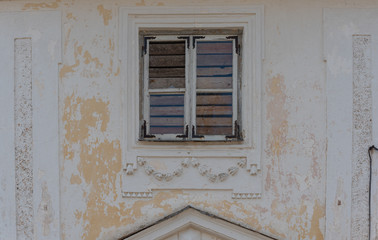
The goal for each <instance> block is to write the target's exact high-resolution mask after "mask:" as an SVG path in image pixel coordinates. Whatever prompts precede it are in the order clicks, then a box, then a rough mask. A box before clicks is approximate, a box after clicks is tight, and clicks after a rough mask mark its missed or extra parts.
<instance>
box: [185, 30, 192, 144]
mask: <svg viewBox="0 0 378 240" xmlns="http://www.w3.org/2000/svg"><path fill="white" fill-rule="evenodd" d="M185 41H186V44H185V45H186V46H187V47H186V48H185V49H186V50H185V104H184V113H185V124H184V126H188V129H189V130H188V139H191V133H190V128H191V112H190V109H191V87H190V82H191V81H190V79H191V75H190V73H191V59H190V58H191V57H190V55H191V54H190V37H188V38H187V39H186V40H185Z"/></svg>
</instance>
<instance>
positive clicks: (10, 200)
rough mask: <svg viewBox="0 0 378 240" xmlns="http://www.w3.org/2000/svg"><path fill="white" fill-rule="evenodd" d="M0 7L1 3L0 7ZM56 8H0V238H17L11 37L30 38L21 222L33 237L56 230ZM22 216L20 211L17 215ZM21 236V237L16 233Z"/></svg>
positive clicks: (49, 236) (58, 44) (56, 235)
mask: <svg viewBox="0 0 378 240" xmlns="http://www.w3.org/2000/svg"><path fill="white" fill-rule="evenodd" d="M1 10H3V8H1ZM60 21H61V14H60V12H58V11H44V12H24V13H23V12H17V13H16V12H0V25H1V29H2V31H1V33H0V44H1V49H2V51H1V53H0V54H1V55H0V56H1V58H0V71H1V78H0V79H1V81H0V91H1V94H0V95H1V104H0V111H1V112H2V114H1V117H0V124H1V128H0V130H1V131H0V146H1V147H0V152H1V155H2V156H1V161H0V186H1V188H0V239H16V211H15V207H16V205H15V202H16V197H15V174H16V173H15V154H14V153H15V143H14V141H15V139H14V128H15V126H14V116H15V114H20V113H15V110H14V92H15V91H14V85H15V84H14V71H16V69H15V67H14V58H15V57H14V39H15V38H31V40H32V103H33V104H32V105H33V107H32V108H33V113H32V117H33V118H32V122H33V126H32V128H33V130H32V131H33V133H32V136H33V139H32V142H33V145H32V165H31V166H32V168H33V169H32V172H33V176H31V178H30V179H29V180H30V181H31V185H32V186H33V189H32V190H33V192H32V193H33V196H32V199H33V206H32V208H33V209H32V211H33V219H28V218H26V217H25V219H23V220H24V224H29V220H30V221H31V223H30V224H31V226H32V229H33V236H34V238H35V239H58V238H59V236H60V223H59V220H60V204H59V203H60V194H59V154H58V152H59V151H58V149H59V144H58V78H57V72H58V62H59V61H60V59H61V55H60V49H61V35H60V34H61V31H60ZM20 217H21V219H22V217H24V216H20ZM19 239H20V238H19Z"/></svg>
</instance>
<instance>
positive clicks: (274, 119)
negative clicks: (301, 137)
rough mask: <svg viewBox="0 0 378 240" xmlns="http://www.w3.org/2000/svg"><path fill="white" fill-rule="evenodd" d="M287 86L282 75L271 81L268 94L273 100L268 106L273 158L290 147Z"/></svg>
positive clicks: (269, 143)
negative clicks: (286, 104) (286, 106)
mask: <svg viewBox="0 0 378 240" xmlns="http://www.w3.org/2000/svg"><path fill="white" fill-rule="evenodd" d="M285 90H286V86H285V84H284V78H283V76H282V75H280V74H278V75H277V76H275V77H273V78H271V79H269V81H268V89H267V92H268V94H269V95H270V96H271V97H272V100H271V101H270V102H269V103H268V105H267V112H268V116H267V117H268V120H269V122H270V124H271V134H270V135H269V137H268V146H269V148H270V151H269V153H270V154H272V155H273V156H276V157H277V156H279V155H281V154H283V153H284V149H285V147H286V146H287V145H288V140H287V132H288V120H287V118H288V111H287V110H286V109H285V103H286V94H285Z"/></svg>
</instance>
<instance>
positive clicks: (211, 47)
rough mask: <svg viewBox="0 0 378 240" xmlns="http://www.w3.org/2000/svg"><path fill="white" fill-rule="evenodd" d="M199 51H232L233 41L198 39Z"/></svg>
mask: <svg viewBox="0 0 378 240" xmlns="http://www.w3.org/2000/svg"><path fill="white" fill-rule="evenodd" d="M197 53H232V41H219V42H211V41H205V42H202V41H198V42H197Z"/></svg>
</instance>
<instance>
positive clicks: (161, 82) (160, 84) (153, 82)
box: [149, 78, 185, 89]
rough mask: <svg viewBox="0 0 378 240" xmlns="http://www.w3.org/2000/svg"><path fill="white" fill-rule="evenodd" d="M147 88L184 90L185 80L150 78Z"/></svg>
mask: <svg viewBox="0 0 378 240" xmlns="http://www.w3.org/2000/svg"><path fill="white" fill-rule="evenodd" d="M149 88H150V89H162V88H185V78H150V79H149Z"/></svg>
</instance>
